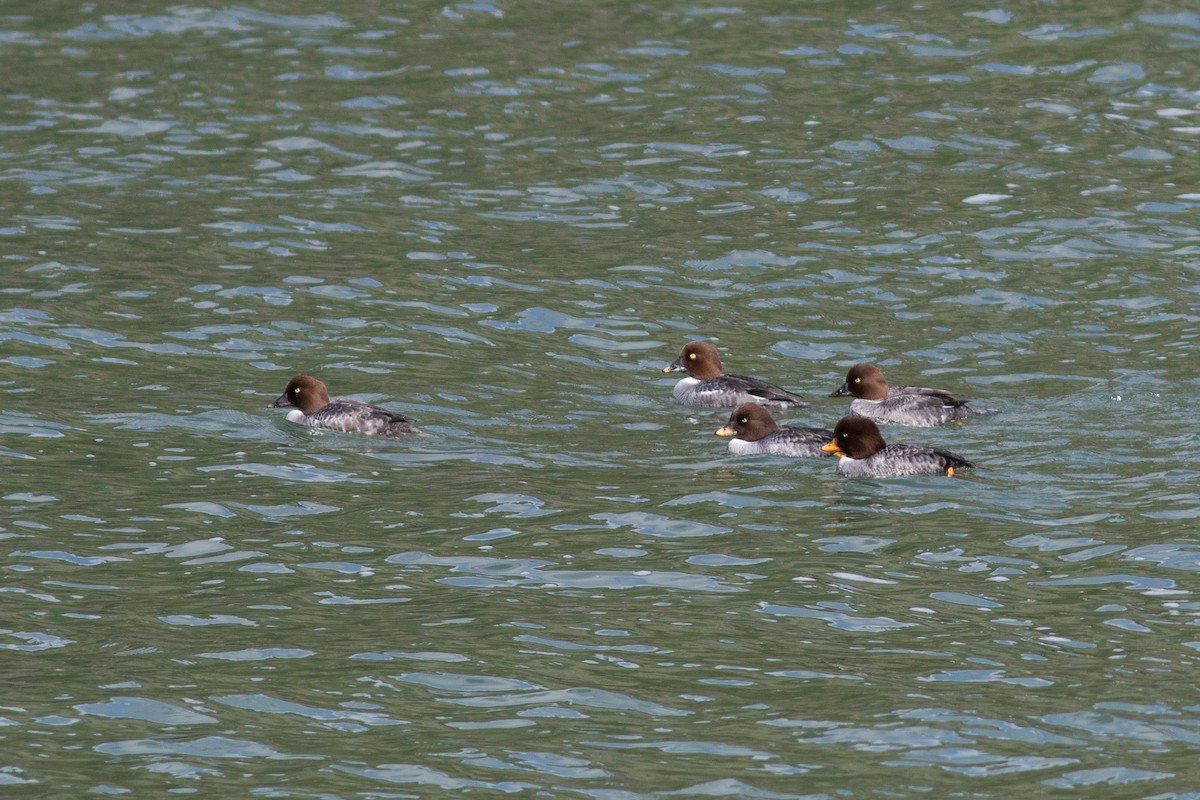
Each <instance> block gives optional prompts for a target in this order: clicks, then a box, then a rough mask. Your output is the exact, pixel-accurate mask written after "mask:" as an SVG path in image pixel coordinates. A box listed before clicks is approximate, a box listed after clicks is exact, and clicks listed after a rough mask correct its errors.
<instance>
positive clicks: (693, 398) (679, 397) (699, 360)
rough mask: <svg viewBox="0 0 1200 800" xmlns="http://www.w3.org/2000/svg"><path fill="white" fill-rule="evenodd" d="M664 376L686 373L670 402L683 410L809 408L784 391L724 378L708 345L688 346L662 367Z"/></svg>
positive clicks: (759, 382)
mask: <svg viewBox="0 0 1200 800" xmlns="http://www.w3.org/2000/svg"><path fill="white" fill-rule="evenodd" d="M663 372H686V373H687V374H688V376H687V377H686V378H682V379H681V380H680V381H679V383H677V384H675V388H674V389H673V390H672V391H671V399H672V400H674V401H675V402H676V403H678V404H680V405H685V406H715V407H718V408H731V407H733V406H737V405H740V404H741V403H755V404H757V405H760V406H769V407H771V408H808V407H809V404H808V403H806V402H804V401H803V400H801V399H800V397H799V396H797V395H795V394H792V393H791V392H789V391H788V390H786V389H781V388H779V387H778V386H776V385H774V384H772V383H767V382H766V381H762V380H759V379H758V378H748V377H746V376H744V375H726V374H724V373H723V372H722V371H721V356H720V355H719V354H718V353H717V348H715V347H713V346H712V345H711V344H709V343H708V342H701V341H695V342H688V343H687V344H685V345H684V346H683V349H682V350H681V351H680V352H679V358H677V359H675V360H674V361H673V362H672V363H670V364H668V365H667V366H665V367H663Z"/></svg>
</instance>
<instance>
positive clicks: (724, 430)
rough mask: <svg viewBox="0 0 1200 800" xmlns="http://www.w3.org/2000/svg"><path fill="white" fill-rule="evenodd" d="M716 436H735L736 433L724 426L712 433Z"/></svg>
mask: <svg viewBox="0 0 1200 800" xmlns="http://www.w3.org/2000/svg"><path fill="white" fill-rule="evenodd" d="M713 433H714V434H716V435H717V436H737V431H735V430H734V429H733V428H731V427H729V426H728V425H726V426H725V427H724V428H719V429H717V430H715V431H713Z"/></svg>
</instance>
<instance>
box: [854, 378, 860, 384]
mask: <svg viewBox="0 0 1200 800" xmlns="http://www.w3.org/2000/svg"><path fill="white" fill-rule="evenodd" d="M854 382H855V383H862V378H855V379H854Z"/></svg>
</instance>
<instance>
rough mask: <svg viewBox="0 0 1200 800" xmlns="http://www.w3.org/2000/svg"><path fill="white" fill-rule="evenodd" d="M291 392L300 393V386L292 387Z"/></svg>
mask: <svg viewBox="0 0 1200 800" xmlns="http://www.w3.org/2000/svg"><path fill="white" fill-rule="evenodd" d="M292 394H300V387H299V386H297V387H296V388H295V389H292Z"/></svg>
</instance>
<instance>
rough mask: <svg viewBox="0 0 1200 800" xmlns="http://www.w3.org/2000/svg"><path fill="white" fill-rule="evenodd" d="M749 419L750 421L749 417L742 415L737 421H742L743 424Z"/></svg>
mask: <svg viewBox="0 0 1200 800" xmlns="http://www.w3.org/2000/svg"><path fill="white" fill-rule="evenodd" d="M749 421H750V418H749V417H742V418H741V419H739V420H738V422H740V423H742V424H743V425H745V424H746V423H748V422H749Z"/></svg>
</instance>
